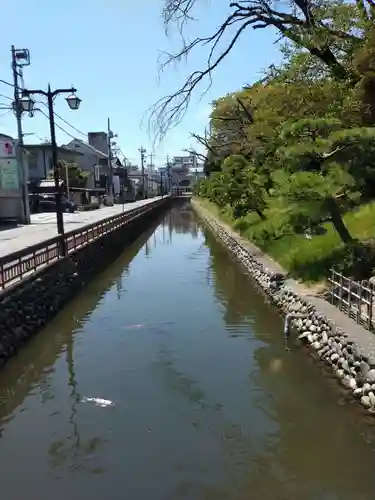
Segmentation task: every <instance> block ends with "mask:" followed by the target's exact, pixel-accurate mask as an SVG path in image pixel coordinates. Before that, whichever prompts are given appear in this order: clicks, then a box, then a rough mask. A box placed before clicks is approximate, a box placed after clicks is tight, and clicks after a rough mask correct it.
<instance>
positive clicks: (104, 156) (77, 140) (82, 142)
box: [65, 138, 108, 158]
mask: <svg viewBox="0 0 375 500" xmlns="http://www.w3.org/2000/svg"><path fill="white" fill-rule="evenodd" d="M75 142H78V143H79V144H81V145H82V146H84V147H85V148H86V149H90V150H91V151H92V152H93V153H95V154H96V155H97V156H101V157H102V158H108V155H107V154H106V153H103V151H99V149H96V148H94V146H91V144H88V143H87V142H85V141H81V139H77V138H75V139H73V140H71V141H70V142H69V144H67V145H66V146H65V147H66V148H68V149H72V150H73V151H75V148H72V147H71V146H70V145H71V144H72V143H73V144H74V143H75ZM81 154H83V153H81Z"/></svg>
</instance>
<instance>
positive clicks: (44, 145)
mask: <svg viewBox="0 0 375 500" xmlns="http://www.w3.org/2000/svg"><path fill="white" fill-rule="evenodd" d="M24 147H25V149H26V150H28V149H30V150H32V149H51V148H52V144H51V143H49V142H43V143H41V144H25V146H24ZM57 151H59V152H65V153H72V154H75V155H77V156H84V155H83V153H80V152H79V151H76V150H75V149H72V148H69V147H68V146H57Z"/></svg>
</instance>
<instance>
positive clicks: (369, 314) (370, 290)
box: [368, 284, 373, 329]
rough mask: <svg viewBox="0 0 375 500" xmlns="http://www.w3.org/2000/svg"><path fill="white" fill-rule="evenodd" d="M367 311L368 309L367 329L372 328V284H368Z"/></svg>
mask: <svg viewBox="0 0 375 500" xmlns="http://www.w3.org/2000/svg"><path fill="white" fill-rule="evenodd" d="M369 292H370V296H369V299H368V301H369V311H368V327H369V329H371V328H372V307H373V293H372V286H371V285H370V284H369Z"/></svg>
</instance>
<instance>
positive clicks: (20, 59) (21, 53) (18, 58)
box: [11, 45, 30, 224]
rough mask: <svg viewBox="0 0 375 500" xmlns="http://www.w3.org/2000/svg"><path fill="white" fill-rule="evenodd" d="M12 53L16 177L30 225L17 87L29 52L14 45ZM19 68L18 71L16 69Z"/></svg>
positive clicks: (20, 105) (20, 106)
mask: <svg viewBox="0 0 375 500" xmlns="http://www.w3.org/2000/svg"><path fill="white" fill-rule="evenodd" d="M11 52H12V71H13V84H14V103H13V107H14V108H13V109H14V112H15V115H16V119H17V135H18V145H17V160H18V175H19V180H20V184H21V193H22V219H23V223H24V224H30V205H29V194H28V190H27V176H26V171H25V161H24V160H25V157H24V149H23V146H24V144H23V131H22V104H21V98H20V88H19V85H18V77H19V75H20V74H21V75H22V70H21V68H22V66H29V64H30V52H29V50H28V49H21V50H18V49H15V47H14V45H12V47H11ZM18 68H20V69H18Z"/></svg>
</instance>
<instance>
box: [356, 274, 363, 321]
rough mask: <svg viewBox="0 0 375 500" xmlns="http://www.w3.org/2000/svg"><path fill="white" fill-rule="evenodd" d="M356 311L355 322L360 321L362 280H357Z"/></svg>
mask: <svg viewBox="0 0 375 500" xmlns="http://www.w3.org/2000/svg"><path fill="white" fill-rule="evenodd" d="M358 300H359V304H358V312H357V323H360V322H361V316H362V282H361V281H359V282H358Z"/></svg>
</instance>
